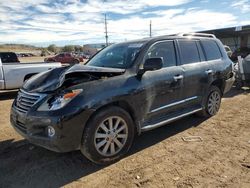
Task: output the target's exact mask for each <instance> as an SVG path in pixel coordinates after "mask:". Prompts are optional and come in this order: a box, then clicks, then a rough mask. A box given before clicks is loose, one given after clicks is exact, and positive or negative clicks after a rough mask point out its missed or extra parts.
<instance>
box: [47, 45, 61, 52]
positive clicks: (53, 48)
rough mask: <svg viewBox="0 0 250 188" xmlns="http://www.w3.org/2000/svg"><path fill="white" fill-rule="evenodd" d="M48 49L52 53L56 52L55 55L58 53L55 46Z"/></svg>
mask: <svg viewBox="0 0 250 188" xmlns="http://www.w3.org/2000/svg"><path fill="white" fill-rule="evenodd" d="M47 49H48V50H49V51H50V52H54V53H57V51H58V50H57V47H56V45H55V44H51V45H49V46H48V48H47Z"/></svg>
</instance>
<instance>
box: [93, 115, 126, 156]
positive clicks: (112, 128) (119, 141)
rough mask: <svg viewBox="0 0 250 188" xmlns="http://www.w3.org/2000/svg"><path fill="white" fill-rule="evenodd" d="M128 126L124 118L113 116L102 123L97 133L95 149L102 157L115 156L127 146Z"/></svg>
mask: <svg viewBox="0 0 250 188" xmlns="http://www.w3.org/2000/svg"><path fill="white" fill-rule="evenodd" d="M127 138H128V125H127V123H126V122H125V121H124V119H123V118H121V117H118V116H111V117H108V118H107V119H105V120H104V121H102V122H101V123H100V124H99V125H98V127H97V129H96V132H95V137H94V143H95V148H96V150H97V151H98V153H100V154H101V155H103V156H105V157H107V156H113V155H115V154H117V153H118V152H119V151H120V150H121V149H122V148H123V147H124V145H125V144H126V141H127Z"/></svg>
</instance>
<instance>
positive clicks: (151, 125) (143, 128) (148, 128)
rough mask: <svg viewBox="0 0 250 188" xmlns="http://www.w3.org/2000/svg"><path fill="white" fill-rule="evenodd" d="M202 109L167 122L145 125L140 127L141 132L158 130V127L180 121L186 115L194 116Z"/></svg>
mask: <svg viewBox="0 0 250 188" xmlns="http://www.w3.org/2000/svg"><path fill="white" fill-rule="evenodd" d="M201 110H202V108H199V109H196V110H193V111H191V112H187V113H184V114H181V115H179V116H176V117H173V118H170V119H167V120H164V121H161V122H158V123H155V124H149V125H146V126H145V127H142V128H141V132H145V131H150V130H152V129H155V128H158V127H161V126H163V125H165V124H167V123H171V122H173V121H175V120H178V119H181V118H183V117H186V116H188V115H191V114H194V113H196V112H199V111H201Z"/></svg>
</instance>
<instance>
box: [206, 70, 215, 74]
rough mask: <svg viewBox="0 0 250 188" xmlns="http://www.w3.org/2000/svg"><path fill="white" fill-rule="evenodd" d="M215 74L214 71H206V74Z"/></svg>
mask: <svg viewBox="0 0 250 188" xmlns="http://www.w3.org/2000/svg"><path fill="white" fill-rule="evenodd" d="M213 72H214V71H213V70H211V69H208V70H206V71H205V73H206V74H212V73H213Z"/></svg>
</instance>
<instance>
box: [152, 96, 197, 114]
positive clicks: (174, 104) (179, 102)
mask: <svg viewBox="0 0 250 188" xmlns="http://www.w3.org/2000/svg"><path fill="white" fill-rule="evenodd" d="M197 98H198V96H194V97H190V98H187V99H184V100H181V101H177V102H174V103H171V104H167V105H165V106H161V107H159V108H156V109H154V110H151V111H150V113H154V112H157V111H159V110H162V109H164V108H169V107H172V106H176V105H179V104H182V103H185V102H188V101H192V100H194V99H197Z"/></svg>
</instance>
